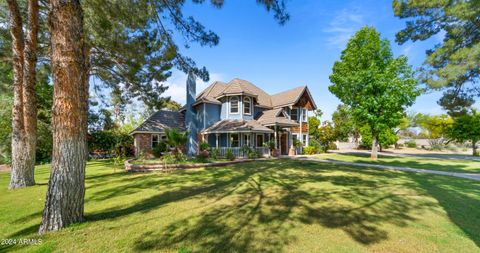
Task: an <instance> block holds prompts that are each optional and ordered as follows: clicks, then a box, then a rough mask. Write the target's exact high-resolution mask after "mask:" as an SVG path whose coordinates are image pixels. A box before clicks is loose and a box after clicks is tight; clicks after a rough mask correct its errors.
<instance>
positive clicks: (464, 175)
mask: <svg viewBox="0 0 480 253" xmlns="http://www.w3.org/2000/svg"><path fill="white" fill-rule="evenodd" d="M289 158H291V159H299V160H307V161H315V162H321V163H331V164H332V163H333V164H339V165H350V166H359V167H367V168H374V169H380V170H400V171H407V172H414V173H426V174H436V175H443V176H451V177H460V178H467V179H472V180H476V181H480V174H471V173H458V172H447V171H438V170H423V169H415V168H410V167H397V166H389V165H379V164H369V163H354V162H342V161H332V160H323V159H318V158H314V157H311V156H295V157H289Z"/></svg>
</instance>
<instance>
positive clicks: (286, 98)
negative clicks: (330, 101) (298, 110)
mask: <svg viewBox="0 0 480 253" xmlns="http://www.w3.org/2000/svg"><path fill="white" fill-rule="evenodd" d="M304 93H307V96H309V97H310V100H311V101H312V104H313V105H312V106H313V107H314V109H315V108H317V105H316V104H315V101H314V100H313V97H312V95H311V94H310V91H309V90H308V87H307V86H299V87H296V88H293V89H290V90H287V91H283V92H280V93H277V94H274V95H272V97H271V98H272V107H274V108H275V107H282V106H288V105H294V104H296V103H297V102H298V100H299V99H300V98H301V97H302V95H303V94H304Z"/></svg>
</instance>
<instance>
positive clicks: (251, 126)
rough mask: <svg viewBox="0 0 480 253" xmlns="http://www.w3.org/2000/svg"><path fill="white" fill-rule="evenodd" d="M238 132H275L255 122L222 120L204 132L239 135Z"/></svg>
mask: <svg viewBox="0 0 480 253" xmlns="http://www.w3.org/2000/svg"><path fill="white" fill-rule="evenodd" d="M238 132H262V133H273V130H272V129H270V128H267V127H264V126H262V125H261V124H260V123H258V122H257V121H255V120H229V119H226V120H222V121H219V122H217V123H215V124H213V125H212V126H210V127H208V128H207V129H205V130H203V131H202V133H204V134H211V133H238Z"/></svg>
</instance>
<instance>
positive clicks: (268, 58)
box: [165, 0, 444, 120]
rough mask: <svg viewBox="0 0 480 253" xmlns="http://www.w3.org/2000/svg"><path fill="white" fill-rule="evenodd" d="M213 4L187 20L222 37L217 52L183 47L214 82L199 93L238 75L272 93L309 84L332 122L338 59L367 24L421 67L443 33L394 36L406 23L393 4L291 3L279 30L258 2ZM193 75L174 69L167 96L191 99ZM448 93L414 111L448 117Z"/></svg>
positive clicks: (366, 0) (191, 7)
mask: <svg viewBox="0 0 480 253" xmlns="http://www.w3.org/2000/svg"><path fill="white" fill-rule="evenodd" d="M205 2H206V3H204V4H201V5H198V4H193V3H190V1H189V3H188V4H187V5H186V6H185V9H184V11H185V12H184V14H185V16H189V15H191V16H193V17H195V19H197V20H198V21H199V22H200V23H202V24H203V25H204V26H205V27H206V28H207V29H210V30H212V31H214V32H215V33H216V34H217V35H219V36H220V43H219V45H218V46H215V47H201V46H199V45H195V44H191V45H190V46H191V47H190V48H188V49H186V48H184V49H182V53H183V54H184V55H188V56H190V57H192V58H193V59H194V60H195V61H196V63H197V65H199V66H205V67H206V68H207V69H208V71H209V72H210V81H209V82H207V83H205V82H202V81H197V93H198V92H200V91H201V90H203V89H204V88H205V87H206V86H207V85H208V84H210V83H212V82H213V81H223V82H228V81H230V80H232V79H233V78H241V79H244V80H248V81H250V82H252V83H253V84H255V85H257V86H258V87H260V88H262V89H263V90H265V91H266V92H267V93H269V94H274V93H277V92H281V91H284V90H287V89H291V88H294V87H297V86H301V85H308V87H309V89H310V91H311V93H312V95H313V98H314V100H315V102H316V104H317V106H318V107H319V108H320V109H321V110H322V111H323V112H324V115H323V117H322V118H323V119H324V120H329V119H330V118H331V114H332V113H333V112H334V111H335V109H336V108H337V105H338V104H339V103H340V101H339V100H338V99H337V98H336V97H335V96H334V95H333V94H331V93H330V92H329V91H328V86H329V85H330V84H331V83H330V81H329V75H330V74H331V72H332V66H333V63H334V62H335V61H336V60H338V59H339V57H340V54H341V51H342V49H344V47H345V46H346V44H347V42H348V39H349V38H350V37H351V36H352V35H353V34H354V33H355V32H356V31H357V30H358V29H360V28H361V27H362V26H366V25H368V26H372V27H375V28H376V29H377V31H379V32H380V34H381V36H382V38H386V39H388V40H390V43H391V46H392V50H393V53H394V56H395V57H398V56H399V55H401V54H403V55H405V56H407V57H408V59H409V63H410V64H411V65H412V66H413V67H414V68H417V67H419V66H420V65H421V64H422V62H423V61H424V59H425V50H427V49H429V48H432V47H433V46H434V45H435V44H436V43H438V42H440V41H441V40H442V37H443V35H442V34H439V35H437V36H434V37H432V38H430V39H429V40H427V41H423V42H415V43H412V42H407V43H405V44H403V45H398V44H397V43H396V42H395V33H396V32H398V31H400V30H401V29H402V28H403V27H404V26H405V20H400V19H399V18H397V17H395V16H394V15H393V10H392V7H391V5H392V1H391V0H362V1H361V0H350V1H346V0H341V1H339V0H323V1H318V0H297V1H293V0H290V1H288V0H287V2H286V3H287V6H286V7H287V11H288V13H289V14H290V20H289V21H288V22H287V23H286V24H285V25H283V26H282V25H279V24H278V23H277V22H276V21H275V19H274V18H273V13H271V12H267V11H266V9H265V7H264V6H262V5H259V4H257V3H256V1H255V0H226V1H225V4H224V6H223V8H221V9H218V8H215V7H213V6H212V5H210V4H207V2H209V1H205ZM185 82H186V75H185V74H184V73H181V72H179V71H174V72H173V75H172V77H171V78H169V79H168V80H167V84H168V86H169V87H170V88H169V90H168V91H167V92H166V93H165V95H166V96H171V97H172V99H174V100H176V101H178V102H180V103H182V104H183V103H184V102H185ZM440 96H441V92H429V93H428V94H423V95H421V96H420V97H418V98H417V100H416V102H415V104H414V105H413V106H412V107H411V108H409V109H408V110H409V111H415V112H422V113H429V114H439V113H444V112H443V110H442V109H441V107H440V106H439V105H437V101H438V99H439V98H440Z"/></svg>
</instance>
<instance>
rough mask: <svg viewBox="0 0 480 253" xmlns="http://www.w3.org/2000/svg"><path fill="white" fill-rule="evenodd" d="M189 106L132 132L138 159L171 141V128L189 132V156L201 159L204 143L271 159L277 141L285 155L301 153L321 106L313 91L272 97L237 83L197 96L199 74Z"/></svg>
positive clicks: (191, 85) (218, 84) (189, 87)
mask: <svg viewBox="0 0 480 253" xmlns="http://www.w3.org/2000/svg"><path fill="white" fill-rule="evenodd" d="M186 93H187V103H186V105H185V106H184V107H183V108H182V109H181V110H180V111H179V112H172V111H158V112H156V113H154V114H153V115H151V116H150V118H148V119H147V120H146V121H145V122H143V123H142V124H141V125H140V126H139V127H138V128H137V129H135V130H134V131H133V132H132V135H133V136H134V140H135V143H134V144H135V154H136V155H137V156H138V155H139V154H140V153H141V152H144V153H149V152H150V151H151V150H152V148H153V147H155V145H157V144H158V143H159V142H160V141H162V139H164V138H165V135H164V130H165V129H166V128H177V129H179V130H180V131H185V130H188V131H189V138H188V143H187V153H188V154H189V155H195V154H197V152H198V144H199V143H200V142H203V141H205V142H208V143H209V144H210V146H212V147H215V148H218V149H219V151H220V154H221V155H223V154H225V152H226V150H227V149H231V150H232V151H233V153H234V154H235V155H236V156H240V155H241V149H242V147H244V146H249V147H251V148H255V149H257V150H258V151H260V152H261V153H262V154H263V155H268V154H269V148H268V147H266V146H264V143H266V142H268V141H270V140H272V141H273V142H274V143H275V147H276V148H277V149H278V151H279V152H280V154H282V155H289V154H290V155H292V154H294V153H295V147H294V143H296V140H299V141H301V142H303V145H308V142H309V136H308V121H307V119H308V113H309V111H312V110H315V109H316V108H317V107H316V105H315V102H314V100H313V98H312V96H311V94H310V91H309V89H308V87H307V86H300V87H296V88H293V89H290V90H287V91H284V92H280V93H278V94H274V95H269V94H268V93H266V92H265V91H264V90H262V89H261V88H259V87H257V86H256V85H254V84H252V83H250V82H248V81H245V80H242V79H238V78H236V79H233V80H231V81H230V82H228V83H223V82H220V81H216V82H213V83H212V84H211V85H210V86H208V87H207V88H206V89H205V90H203V91H202V92H200V93H199V94H198V95H196V84H195V78H194V77H193V75H189V77H188V80H187V92H186Z"/></svg>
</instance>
